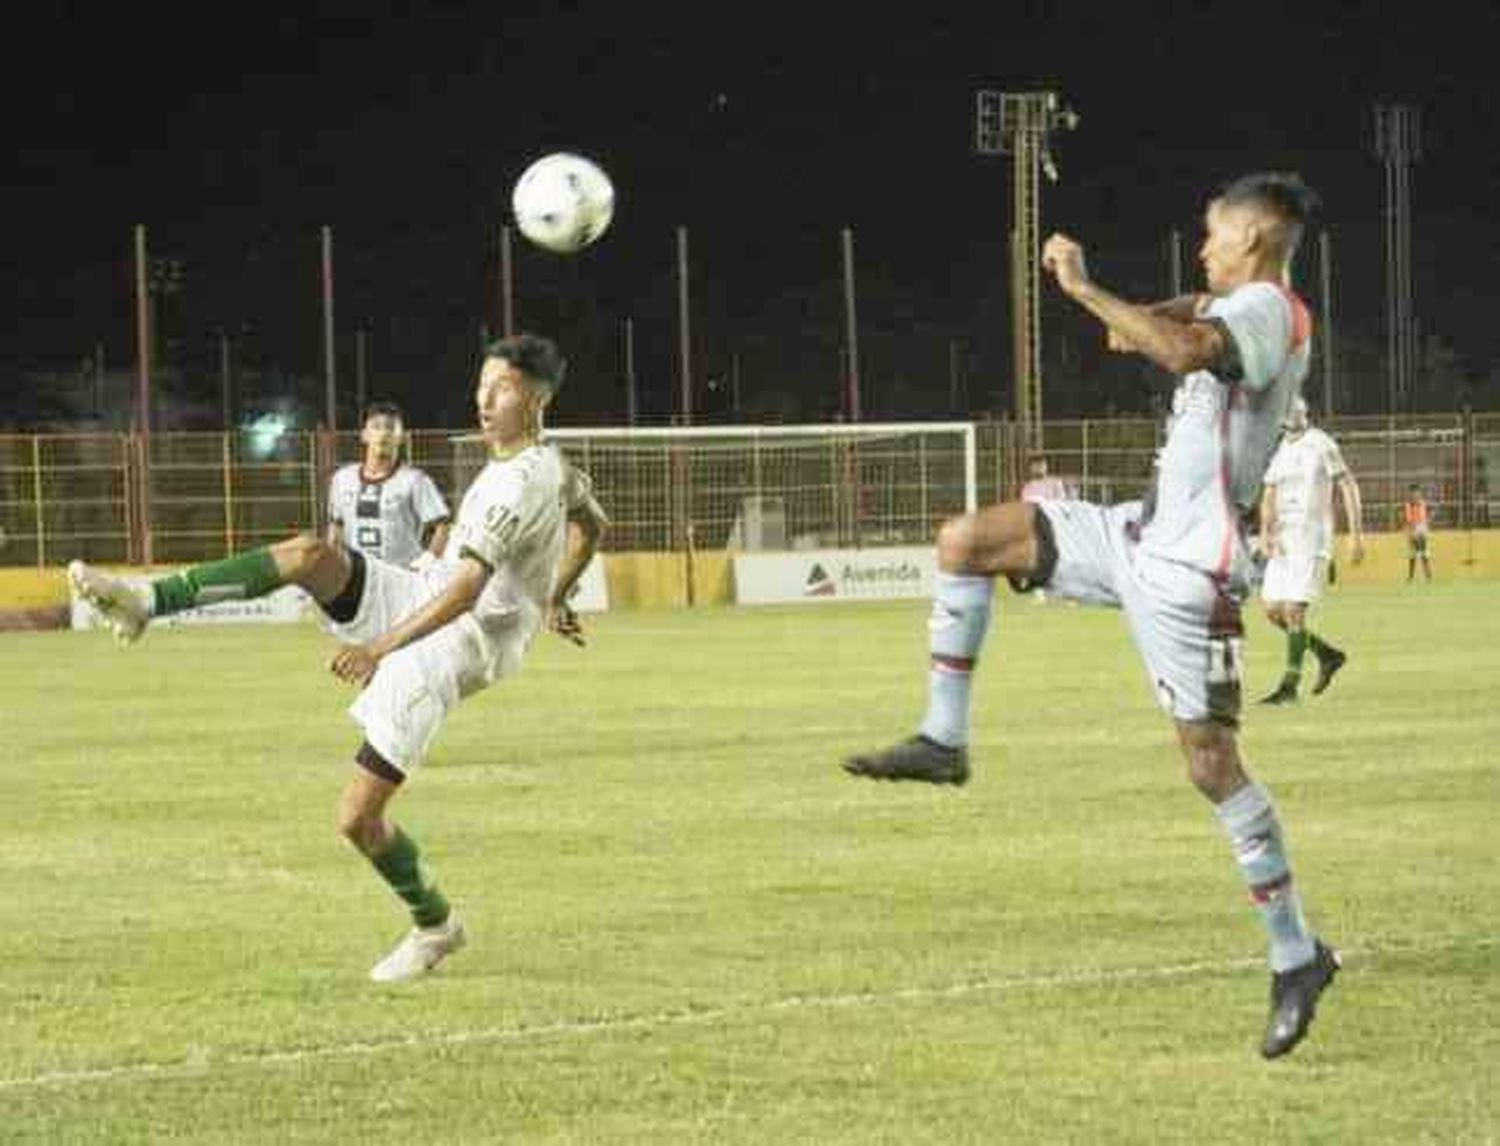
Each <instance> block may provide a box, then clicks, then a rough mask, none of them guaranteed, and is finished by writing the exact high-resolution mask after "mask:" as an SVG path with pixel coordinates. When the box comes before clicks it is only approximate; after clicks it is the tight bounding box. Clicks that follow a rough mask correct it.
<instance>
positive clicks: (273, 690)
mask: <svg viewBox="0 0 1500 1146" xmlns="http://www.w3.org/2000/svg"><path fill="white" fill-rule="evenodd" d="M1314 619H1315V625H1314V627H1315V628H1316V629H1317V630H1318V631H1320V632H1323V633H1325V634H1326V635H1327V637H1328V638H1329V639H1330V640H1333V641H1334V642H1336V643H1339V644H1341V645H1343V646H1344V647H1346V648H1347V649H1348V650H1349V651H1350V654H1351V660H1350V664H1349V667H1348V668H1347V669H1346V670H1345V672H1344V674H1343V675H1342V676H1341V677H1340V678H1339V680H1338V683H1337V684H1336V685H1335V686H1334V687H1333V689H1332V690H1331V691H1330V692H1329V693H1328V694H1327V695H1326V696H1324V697H1322V698H1319V699H1317V700H1305V701H1304V702H1303V704H1302V705H1301V706H1300V707H1298V708H1296V709H1291V710H1265V709H1259V710H1257V709H1254V708H1251V709H1250V711H1249V712H1248V713H1247V722H1246V730H1245V737H1244V743H1245V747H1246V754H1247V757H1248V759H1249V761H1250V764H1251V766H1252V768H1253V770H1254V771H1255V773H1256V774H1257V775H1258V776H1259V777H1260V778H1261V779H1263V780H1264V781H1265V782H1266V783H1267V784H1268V785H1269V786H1270V787H1271V790H1272V792H1273V795H1274V796H1275V798H1276V800H1277V803H1278V805H1279V807H1280V808H1281V811H1282V815H1283V819H1284V822H1285V823H1286V825H1287V828H1288V831H1289V835H1290V840H1291V846H1292V856H1293V862H1294V865H1295V870H1296V873H1297V875H1298V878H1299V880H1300V882H1301V886H1302V887H1303V889H1304V892H1305V895H1306V898H1307V902H1308V908H1309V913H1310V916H1311V918H1312V920H1313V923H1314V925H1315V926H1316V927H1317V928H1318V929H1319V930H1321V931H1323V932H1324V933H1325V934H1326V935H1327V937H1328V938H1329V939H1330V940H1332V941H1333V942H1335V943H1336V944H1338V945H1339V946H1341V947H1342V948H1343V949H1344V951H1345V957H1346V964H1345V973H1344V975H1343V976H1341V978H1340V979H1339V981H1338V983H1337V985H1336V986H1335V988H1334V990H1333V991H1332V992H1331V993H1330V994H1329V995H1327V996H1326V997H1325V1002H1324V1006H1323V1008H1322V1011H1321V1013H1320V1015H1319V1018H1318V1021H1317V1023H1316V1024H1315V1026H1314V1028H1313V1033H1312V1036H1311V1038H1310V1039H1309V1041H1308V1042H1307V1043H1306V1044H1304V1046H1303V1047H1302V1048H1301V1049H1300V1050H1299V1051H1298V1052H1297V1053H1296V1054H1295V1055H1293V1056H1292V1057H1291V1058H1289V1059H1287V1060H1283V1061H1281V1062H1277V1063H1272V1064H1267V1063H1264V1062H1262V1061H1261V1060H1260V1058H1259V1057H1258V1055H1257V1053H1256V1047H1257V1045H1258V1041H1259V1037H1260V1034H1261V1029H1262V1025H1263V1022H1264V1018H1265V1007H1266V988H1267V978H1266V972H1265V970H1264V967H1263V953H1264V940H1263V936H1262V933H1261V930H1260V924H1259V921H1258V919H1257V918H1256V916H1255V914H1254V912H1253V910H1252V908H1251V907H1250V905H1249V904H1248V902H1247V901H1246V896H1245V893H1244V890H1243V888H1242V886H1241V884H1240V880H1239V875H1238V873H1237V871H1236V869H1235V866H1234V864H1233V862H1232V859H1231V856H1230V853H1229V848H1228V845H1227V843H1226V842H1225V840H1224V839H1223V838H1222V836H1221V834H1220V830H1219V828H1218V825H1217V822H1216V821H1215V819H1214V817H1213V815H1212V812H1211V809H1210V808H1209V806H1208V805H1207V804H1206V803H1205V802H1204V801H1203V800H1202V799H1201V797H1199V796H1198V795H1197V794H1196V793H1195V792H1194V791H1193V790H1192V789H1191V788H1190V787H1189V785H1188V783H1187V781H1186V779H1185V769H1184V766H1183V764H1182V763H1181V761H1180V759H1179V758H1178V755H1177V752H1176V749H1175V747H1174V746H1173V742H1172V738H1171V733H1170V728H1169V725H1168V724H1167V723H1166V721H1165V720H1164V718H1163V717H1162V716H1161V715H1160V713H1159V712H1158V711H1157V709H1156V707H1155V704H1154V701H1153V699H1152V696H1151V692H1150V689H1149V688H1148V685H1147V683H1146V681H1145V679H1144V674H1143V673H1142V672H1141V670H1140V668H1139V665H1138V662H1137V660H1136V657H1135V653H1134V650H1133V649H1132V648H1131V647H1130V645H1129V642H1128V638H1127V636H1126V633H1125V630H1124V626H1123V622H1122V621H1121V619H1120V618H1119V617H1118V616H1116V615H1114V614H1111V613H1108V612H1103V611H1090V610H1083V609H1077V608H1072V607H1068V606H1063V605H1054V604H1049V605H1047V606H1045V607H1038V606H1034V605H1032V604H1030V603H1029V602H1027V601H1025V600H1019V599H1017V598H1015V597H1013V596H1011V595H1009V594H1005V595H1004V598H1003V600H1002V602H1001V605H1000V609H999V610H998V615H997V620H996V623H995V627H994V629H993V630H992V633H991V637H990V641H989V643H988V645H987V647H986V650H985V658H984V660H983V662H982V664H981V668H980V677H979V682H978V686H977V695H978V702H977V724H976V742H975V760H976V776H975V778H974V779H973V780H972V781H971V783H970V784H969V786H968V787H967V788H965V789H963V790H959V791H954V790H940V791H934V790H930V789H926V788H921V787H909V786H891V785H877V784H871V783H868V782H864V781H856V780H853V779H850V778H848V777H846V776H844V775H843V774H842V773H841V772H840V771H839V769H838V766H837V765H838V762H839V760H840V758H841V756H842V755H843V754H844V753H846V752H848V751H852V750H856V749H860V748H866V747H871V746H875V745H878V744H882V743H884V742H886V741H887V740H889V739H891V738H894V737H896V736H899V735H904V734H906V733H907V732H908V731H909V730H910V728H911V727H912V726H913V724H914V722H915V720H916V719H917V717H918V715H919V711H920V707H921V703H922V700H923V696H924V694H925V671H926V670H925V649H926V632H925V606H924V605H923V604H922V603H920V602H906V603H896V604H888V605H843V606H838V605H833V606H819V607H811V608H805V609H795V608H788V609H774V610H749V609H746V610H715V609H705V610H698V611H682V612H669V613H654V614H652V613H635V614H621V615H613V616H606V617H603V618H600V619H598V620H597V621H596V622H595V623H594V624H593V626H592V637H593V641H592V644H591V646H590V647H589V648H588V649H587V650H582V651H580V650H577V649H575V648H573V647H572V646H570V645H566V644H564V643H563V642H561V641H559V640H557V639H556V638H553V637H550V636H548V637H544V638H542V639H541V640H539V642H538V644H537V646H536V647H535V648H534V649H533V651H532V655H531V657H530V660H529V663H528V665H527V667H526V671H525V672H524V673H523V674H522V675H521V676H520V677H519V678H517V679H515V680H512V681H506V682H504V683H502V684H501V685H500V686H498V687H497V688H495V689H493V690H491V691H490V692H488V693H485V694H482V695H481V696H479V697H476V698H474V699H473V700H471V701H469V702H466V703H465V704H464V705H463V706H462V707H461V708H460V710H459V711H458V713H457V714H456V716H455V717H454V719H453V720H452V722H451V723H450V725H449V726H448V728H447V729H446V730H445V731H444V734H443V736H442V738H441V739H440V741H439V743H438V746H437V748H436V750H435V752H434V754H433V756H432V757H431V759H430V761H429V762H428V764H427V765H426V766H425V767H424V768H423V770H422V771H421V772H420V773H419V774H418V775H417V776H416V778H415V779H414V780H413V781H412V782H411V784H410V785H409V787H408V790H407V791H406V792H404V793H403V794H402V796H401V797H400V799H399V800H398V801H397V804H396V813H397V819H398V820H399V821H400V822H401V823H402V824H403V825H404V826H405V827H406V828H407V829H408V830H409V831H411V832H412V833H413V834H414V835H415V836H416V837H417V838H418V839H419V840H420V841H421V843H422V844H423V846H424V849H425V852H426V855H427V857H428V858H429V859H430V860H431V862H432V865H433V867H434V869H435V870H436V872H437V873H438V876H439V878H440V882H441V884H442V886H443V887H444V889H445V890H446V891H447V892H448V893H449V894H450V895H451V897H452V898H453V900H454V902H455V904H456V905H457V906H458V908H459V909H460V911H461V912H462V913H463V915H464V917H465V919H466V921H467V923H468V925H469V928H470V933H471V944H470V946H469V948H468V949H467V950H465V951H464V952H462V953H461V954H460V955H458V956H456V957H455V958H454V959H452V960H451V961H450V962H449V963H448V964H446V965H445V966H444V967H443V968H442V969H441V970H440V971H439V972H438V973H436V974H435V975H433V976H431V977H430V978H429V979H427V980H426V981H423V982H420V983H416V984H409V985H405V986H402V987H398V988H379V987H376V986H374V985H373V984H370V983H369V982H367V981H366V978H365V975H366V972H367V970H368V968H369V966H370V965H371V964H372V963H373V962H374V961H375V960H376V959H377V958H379V957H380V956H381V955H382V954H384V953H385V951H386V950H387V949H388V948H389V946H390V945H391V944H393V943H394V942H395V940H396V939H397V938H399V936H400V935H401V934H402V932H403V931H404V929H405V926H406V923H405V918H404V916H403V914H402V912H401V911H400V910H398V905H397V903H396V901H395V899H394V897H392V896H391V895H390V894H389V893H388V892H387V890H386V889H385V888H384V886H383V885H382V884H380V883H379V882H378V880H377V878H376V877H375V875H374V873H373V872H372V871H370V870H369V868H368V867H367V865H366V864H365V863H364V862H363V861H362V860H360V859H359V858H358V857H357V856H355V855H354V853H353V852H352V850H350V849H349V848H348V847H347V845H345V844H344V843H343V841H341V840H340V839H338V838H337V836H336V835H335V833H334V829H333V820H334V815H333V808H334V800H335V797H336V794H337V792H338V790H339V788H340V787H341V786H342V784H343V782H344V778H345V776H346V774H347V772H348V770H349V768H350V767H351V765H350V764H349V758H350V755H351V752H352V750H353V748H354V747H355V746H356V744H357V732H356V730H355V728H354V727H353V725H352V724H350V723H349V722H348V720H347V718H346V717H345V715H344V708H345V705H346V704H347V703H348V700H349V699H350V696H349V693H348V692H347V691H345V690H344V688H343V686H341V685H340V684H339V683H338V682H337V681H335V680H334V679H333V678H332V677H331V676H329V675H328V674H327V672H326V671H325V665H326V661H327V657H328V650H329V644H328V640H327V638H326V637H324V636H323V635H322V634H321V633H320V632H319V631H318V630H317V629H316V628H314V627H312V626H297V627H291V628H237V629H236V628H218V629H197V630H164V631H160V632H153V633H152V634H150V635H149V636H148V637H147V639H146V640H145V641H144V642H143V643H142V644H141V645H140V646H138V647H137V648H135V649H132V650H129V651H124V652H122V651H118V650H116V649H115V648H114V647H113V646H112V645H111V644H110V643H109V641H108V640H107V639H106V638H105V637H104V636H103V635H101V634H63V633H57V634H18V635H10V636H4V637H0V695H3V697H4V701H3V713H4V720H3V724H4V740H3V749H0V819H3V830H0V885H3V893H0V1141H4V1142H6V1143H42V1142H47V1143H52V1142H61V1143H75V1142H77V1143H89V1142H111V1143H115V1142H119V1143H135V1142H141V1143H145V1142H153V1143H154V1142H163V1141H193V1142H223V1143H236V1144H239V1143H261V1142H264V1143H283V1142H293V1141H296V1142H319V1143H326V1142H369V1141H391V1142H401V1141H410V1142H443V1143H456V1142H475V1143H478V1142H499V1141H536V1142H648V1143H655V1142H672V1143H678V1142H703V1143H710V1142H711V1143H726V1142H744V1143H765V1142H811V1143H835V1142H848V1143H872V1142H891V1143H913V1142H932V1143H958V1142H986V1143H989V1142H1108V1143H1132V1142H1141V1143H1146V1142H1161V1141H1181V1142H1191V1143H1229V1142H1234V1143H1238V1142H1246V1143H1250V1142H1267V1141H1281V1142H1299V1143H1300V1142H1327V1143H1372V1142H1434V1143H1438V1142H1444V1143H1446V1142H1473V1143H1479V1142H1494V1141H1496V1140H1497V1137H1500V941H1497V931H1500V586H1497V585H1484V584H1470V585H1441V584H1439V585H1434V586H1431V587H1427V586H1415V587H1412V588H1410V589H1407V588H1406V587H1404V586H1401V587H1388V588H1355V587H1347V588H1346V587H1340V588H1339V589H1337V590H1336V591H1334V592H1333V593H1331V594H1330V596H1329V597H1328V598H1327V599H1326V600H1325V601H1324V603H1323V604H1322V605H1321V606H1320V607H1319V608H1318V609H1317V611H1316V613H1315V615H1314ZM1250 635H1251V640H1250V661H1249V680H1248V682H1247V687H1248V692H1249V694H1250V695H1251V696H1252V697H1253V696H1256V695H1259V694H1260V693H1262V692H1264V691H1267V690H1268V689H1269V688H1270V687H1271V686H1272V685H1273V684H1274V683H1275V679H1276V676H1277V674H1278V672H1279V666H1280V658H1281V655H1282V643H1281V640H1280V637H1279V635H1277V634H1274V633H1273V632H1272V631H1271V630H1270V629H1269V627H1268V626H1267V625H1266V624H1265V623H1264V622H1263V621H1261V620H1259V619H1258V618H1251V619H1250Z"/></svg>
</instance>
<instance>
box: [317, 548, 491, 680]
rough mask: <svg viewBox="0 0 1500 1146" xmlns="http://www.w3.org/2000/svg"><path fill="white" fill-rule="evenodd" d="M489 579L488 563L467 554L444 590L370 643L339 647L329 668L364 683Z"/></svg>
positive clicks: (454, 613) (453, 615) (469, 601)
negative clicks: (386, 659)
mask: <svg viewBox="0 0 1500 1146" xmlns="http://www.w3.org/2000/svg"><path fill="white" fill-rule="evenodd" d="M489 579H490V570H489V566H487V565H485V564H484V562H482V561H480V560H479V559H478V558H475V557H471V556H469V555H467V554H466V555H465V556H464V557H463V558H462V560H460V562H459V567H458V572H457V574H455V576H454V578H453V580H452V581H450V582H449V584H448V587H447V588H446V589H444V590H443V591H442V592H441V593H439V594H438V595H437V596H436V597H434V598H433V599H432V600H431V601H428V602H427V604H425V605H423V606H422V607H421V608H420V609H418V610H417V611H416V612H415V613H413V614H411V615H410V616H409V617H406V618H404V619H403V620H402V621H401V622H400V623H399V624H397V625H396V626H395V627H394V628H392V629H390V630H388V631H387V632H385V633H383V634H381V635H380V636H378V637H376V638H375V639H374V640H373V641H371V642H370V643H369V644H364V645H346V646H345V647H344V648H342V649H340V650H339V652H338V653H337V654H335V656H334V658H333V661H332V663H330V665H329V666H328V667H329V669H330V670H331V671H332V672H333V674H334V675H335V676H337V677H339V678H340V679H341V680H347V681H349V682H350V683H351V684H359V685H363V684H367V683H368V682H369V680H370V678H371V677H372V676H374V675H375V670H376V669H377V668H379V667H380V662H381V661H382V660H384V659H385V658H386V657H387V656H389V655H390V654H391V653H393V652H395V651H396V650H397V649H399V648H402V647H404V646H406V645H409V644H411V643H412V642H413V641H419V640H421V639H422V638H423V637H425V636H427V634H428V633H435V632H437V631H438V630H439V629H441V628H442V627H443V626H444V625H446V624H448V623H449V622H451V621H454V620H457V619H458V618H459V617H461V616H463V615H464V614H465V613H467V612H468V611H469V610H470V609H472V608H473V607H474V602H475V601H477V600H479V594H480V593H481V592H483V591H484V587H485V584H486V583H487V582H488V581H489Z"/></svg>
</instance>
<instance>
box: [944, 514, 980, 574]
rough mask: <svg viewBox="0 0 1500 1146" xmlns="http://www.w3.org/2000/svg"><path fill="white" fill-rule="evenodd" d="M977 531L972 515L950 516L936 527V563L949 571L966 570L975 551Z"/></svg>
mask: <svg viewBox="0 0 1500 1146" xmlns="http://www.w3.org/2000/svg"><path fill="white" fill-rule="evenodd" d="M976 540H977V531H976V530H975V528H974V518H973V517H972V516H967V515H966V516H964V517H950V518H949V519H948V520H947V521H945V522H943V524H942V525H941V526H940V527H939V528H938V535H937V552H938V564H939V566H941V567H942V568H943V569H945V570H948V571H949V572H957V571H961V570H966V569H967V568H968V566H969V564H970V563H971V562H972V561H973V559H974V555H975V551H976V544H975V543H976Z"/></svg>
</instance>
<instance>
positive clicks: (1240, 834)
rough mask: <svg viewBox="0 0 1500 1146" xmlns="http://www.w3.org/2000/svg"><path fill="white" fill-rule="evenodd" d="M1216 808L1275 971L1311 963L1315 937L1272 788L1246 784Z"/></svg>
mask: <svg viewBox="0 0 1500 1146" xmlns="http://www.w3.org/2000/svg"><path fill="white" fill-rule="evenodd" d="M1217 811H1218V814H1219V821H1220V822H1221V823H1222V824H1223V825H1224V830H1225V831H1226V832H1227V833H1228V834H1229V841H1230V843H1231V845H1232V846H1233V847H1234V858H1235V860H1236V861H1237V862H1238V863H1239V865H1240V874H1241V875H1243V876H1244V877H1245V883H1246V885H1248V887H1249V888H1250V898H1251V900H1252V901H1253V902H1254V903H1255V905H1256V907H1257V908H1259V909H1260V916H1261V920H1262V921H1263V922H1264V923H1265V925H1266V933H1267V935H1269V936H1270V940H1271V957H1270V959H1271V970H1273V971H1290V970H1291V969H1292V968H1293V967H1301V966H1302V965H1303V964H1305V963H1308V962H1311V960H1312V958H1313V954H1314V950H1313V937H1312V933H1311V932H1309V931H1308V929H1307V919H1306V918H1305V917H1304V915H1303V913H1302V897H1301V895H1299V894H1298V892H1297V889H1296V887H1295V886H1294V885H1293V883H1292V870H1291V867H1290V865H1289V864H1288V863H1287V854H1286V842H1285V840H1284V839H1283V838H1282V834H1281V824H1280V822H1279V821H1278V820H1277V818H1276V809H1275V808H1274V807H1273V806H1272V805H1271V796H1270V793H1268V792H1267V791H1266V790H1265V788H1264V787H1263V786H1261V785H1260V784H1255V783H1251V784H1246V785H1245V786H1244V787H1243V788H1241V789H1240V790H1239V791H1238V792H1236V793H1235V794H1234V795H1232V796H1230V797H1229V799H1227V800H1225V801H1224V802H1223V803H1222V804H1220V805H1219V806H1218V808H1217Z"/></svg>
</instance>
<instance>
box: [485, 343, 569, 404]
mask: <svg viewBox="0 0 1500 1146" xmlns="http://www.w3.org/2000/svg"><path fill="white" fill-rule="evenodd" d="M484 353H485V356H486V357H487V358H500V359H503V360H504V361H506V362H509V363H510V364H511V365H512V366H514V367H515V368H516V369H517V370H519V371H520V372H521V373H522V374H524V375H526V377H527V378H529V379H531V380H532V381H533V382H540V383H541V384H542V385H543V386H546V387H547V388H548V389H549V390H551V391H552V392H553V393H554V394H555V393H557V391H558V390H560V389H561V388H562V384H563V377H564V376H565V375H566V374H567V372H568V363H567V361H566V360H565V359H564V358H563V356H562V354H561V353H560V352H559V351H558V349H557V343H555V342H553V341H552V340H551V339H550V338H543V337H542V336H541V335H539V334H513V335H511V336H510V337H509V338H501V339H497V340H496V341H494V342H491V343H490V344H489V345H488V346H487V347H485V351H484Z"/></svg>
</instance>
